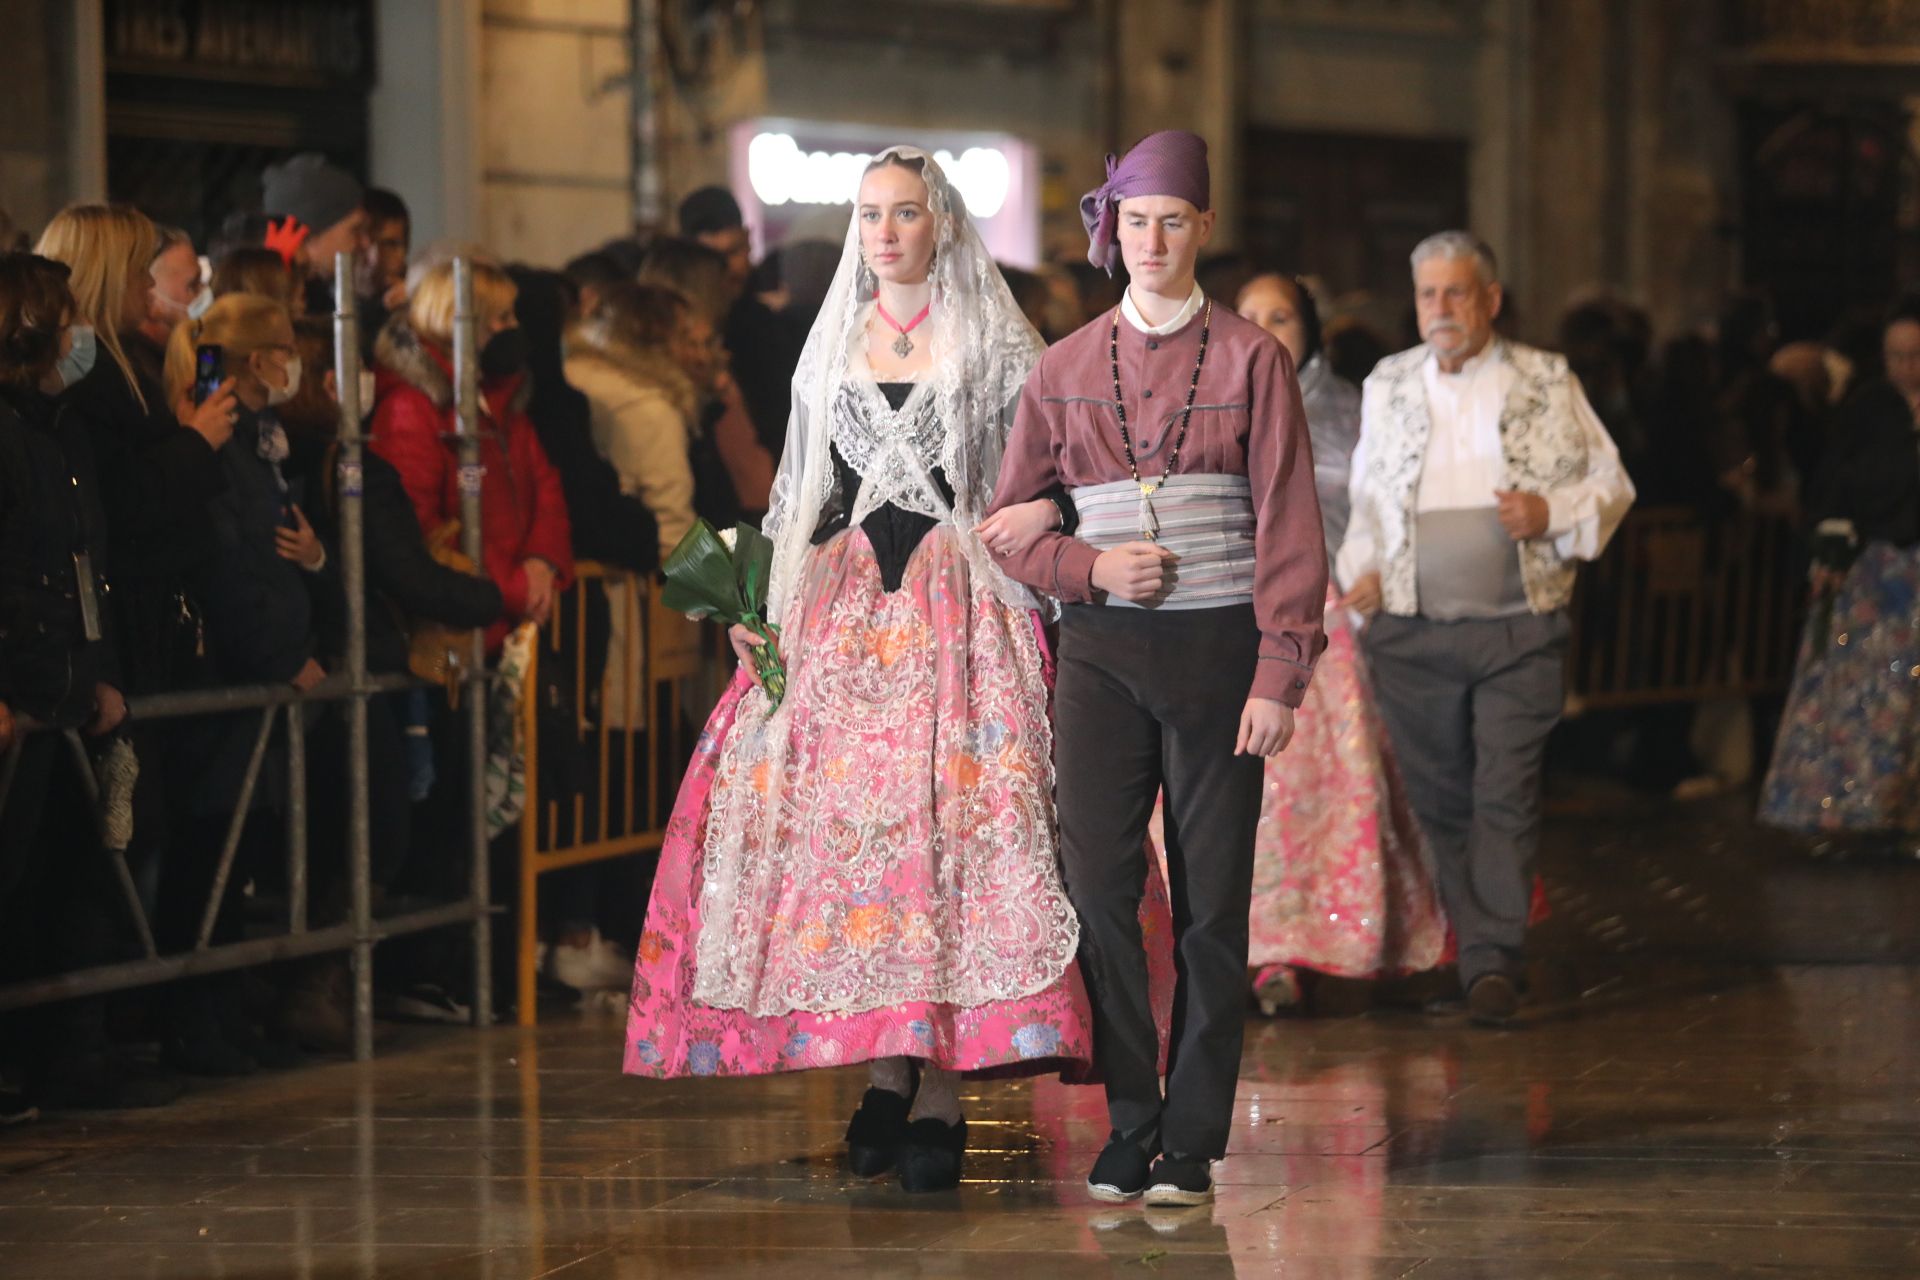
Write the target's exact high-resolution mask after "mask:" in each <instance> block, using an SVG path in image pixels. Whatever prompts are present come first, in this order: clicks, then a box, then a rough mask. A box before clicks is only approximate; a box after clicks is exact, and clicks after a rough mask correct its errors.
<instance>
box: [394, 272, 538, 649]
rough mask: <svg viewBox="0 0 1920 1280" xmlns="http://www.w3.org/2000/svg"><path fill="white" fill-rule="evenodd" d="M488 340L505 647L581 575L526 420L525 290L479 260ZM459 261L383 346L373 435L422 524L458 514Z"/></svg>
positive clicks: (488, 436)
mask: <svg viewBox="0 0 1920 1280" xmlns="http://www.w3.org/2000/svg"><path fill="white" fill-rule="evenodd" d="M472 269H473V292H474V308H475V311H476V313H477V321H478V330H479V332H478V338H479V341H480V369H479V373H480V378H479V382H480V418H479V430H480V461H481V465H482V468H483V471H482V474H481V482H480V504H481V533H482V537H483V548H482V551H483V556H482V558H483V561H484V568H485V570H486V573H487V576H488V577H490V578H492V579H493V582H494V584H495V585H496V586H498V587H499V588H500V593H501V595H502V597H503V598H504V600H505V604H506V616H505V617H504V618H502V619H501V620H499V621H497V622H495V623H494V625H493V626H492V627H491V628H489V629H488V631H487V648H488V651H489V652H496V651H498V649H499V647H500V644H501V642H502V641H504V640H505V639H506V635H507V632H508V630H509V629H510V628H511V626H512V623H513V622H514V621H517V620H520V619H528V620H531V621H533V622H537V623H545V622H546V621H547V619H548V617H549V616H550V615H551V614H552V611H553V606H554V602H555V600H557V599H558V597H559V593H560V592H561V591H563V590H565V589H566V587H567V586H568V585H569V584H570V582H571V581H572V577H573V551H572V542H571V536H572V535H571V527H570V524H569V521H568V517H567V503H566V497H565V493H564V490H563V489H562V487H561V481H560V475H559V472H558V471H556V470H555V469H554V467H553V466H552V464H551V463H549V461H548V460H547V454H546V451H545V450H544V449H542V448H541V446H540V438H539V436H538V435H537V434H536V432H535V431H534V427H533V423H532V422H531V421H530V420H529V419H528V417H527V412H526V409H527V403H528V401H529V400H530V398H531V396H532V392H533V388H532V386H531V384H530V380H529V379H528V377H527V344H526V335H525V334H524V333H522V332H521V331H520V328H519V322H518V320H517V319H516V317H515V315H514V300H515V297H516V293H517V290H516V289H515V286H514V283H513V280H512V278H511V277H510V276H508V275H507V273H506V272H505V271H504V270H502V269H501V268H500V267H498V266H496V265H494V264H492V263H489V262H484V261H475V262H474V263H473V268H472ZM453 309H454V297H453V264H452V263H451V262H440V263H436V264H435V265H433V266H431V267H429V268H427V270H426V271H424V272H423V273H422V275H421V277H420V280H419V282H418V283H417V285H416V286H415V288H414V290H413V293H412V296H411V297H410V298H409V299H408V302H407V306H406V309H405V310H403V311H401V312H399V313H397V314H395V315H394V317H393V318H392V319H391V320H389V321H388V322H387V325H386V327H385V328H384V329H382V330H381V332H380V336H379V339H378V340H377V341H376V342H375V344H374V351H375V356H376V359H377V362H378V363H377V367H376V370H375V382H376V386H377V388H378V399H377V402H376V405H375V408H374V413H373V424H372V429H371V433H370V436H369V442H370V444H371V445H372V448H373V450H374V452H376V453H378V454H379V455H380V456H381V457H383V458H385V459H386V460H387V461H388V462H390V463H392V464H393V466H394V467H395V469H396V470H398V471H399V472H400V479H401V482H402V483H403V484H404V485H405V486H406V490H407V496H408V497H409V498H410V499H412V501H413V510H414V514H415V515H416V516H417V517H418V518H419V521H420V527H421V528H422V529H423V530H425V531H427V532H428V533H431V532H432V531H434V530H435V529H438V528H439V527H440V526H442V525H443V524H445V523H447V522H448V521H451V520H458V519H459V518H460V486H459V479H460V476H459V465H460V459H459V449H458V443H457V441H456V438H455V431H456V423H455V420H454V403H453Z"/></svg>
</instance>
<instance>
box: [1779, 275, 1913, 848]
mask: <svg viewBox="0 0 1920 1280" xmlns="http://www.w3.org/2000/svg"><path fill="white" fill-rule="evenodd" d="M1881 341H1882V350H1883V352H1884V354H1885V356H1886V375H1885V376H1884V377H1881V378H1875V379H1873V380H1871V381H1869V382H1867V383H1865V384H1864V385H1862V386H1860V387H1859V388H1857V389H1855V390H1854V391H1852V392H1851V393H1849V394H1848V396H1847V399H1846V402H1845V404H1843V405H1842V407H1841V412H1840V419H1839V422H1838V424H1837V426H1836V428H1835V430H1834V431H1833V434H1832V437H1831V439H1830V442H1829V443H1828V444H1827V445H1826V452H1825V455H1824V457H1823V458H1822V459H1821V464H1820V469H1819V471H1818V472H1817V473H1816V475H1815V477H1814V483H1813V485H1812V488H1811V491H1810V493H1809V495H1808V503H1807V505H1808V507H1809V509H1810V510H1809V514H1810V515H1811V516H1812V517H1813V524H1814V541H1815V545H1816V551H1823V550H1826V549H1829V548H1830V549H1831V553H1829V554H1816V556H1815V563H1814V566H1813V569H1812V579H1813V581H1812V586H1813V590H1814V596H1815V604H1814V608H1813V609H1812V616H1811V617H1810V618H1809V619H1808V621H1807V628H1806V633H1805V635H1804V637H1803V638H1802V640H1801V645H1800V659H1799V664H1798V665H1797V666H1796V667H1795V668H1794V673H1793V687H1792V689H1791V691H1790V692H1789V694H1788V697H1787V706H1786V711H1785V712H1784V713H1783V714H1782V715H1781V717H1780V736H1779V739H1778V741H1777V742H1776V744H1775V746H1774V749H1773V762H1772V765H1771V766H1770V767H1769V768H1768V770H1767V778H1766V782H1765V784H1764V785H1763V786H1762V787H1761V789H1760V820H1761V821H1762V822H1765V823H1768V824H1769V825H1772V826H1776V827H1785V828H1786V829H1788V830H1790V831H1803V832H1807V833H1809V834H1819V835H1823V836H1828V837H1845V838H1846V840H1845V844H1844V846H1843V847H1847V848H1848V851H1850V852H1861V853H1868V852H1873V853H1880V854H1891V855H1893V856H1896V857H1907V858H1911V857H1915V856H1920V449H1916V440H1917V439H1920V437H1917V436H1916V433H1920V298H1915V297H1908V298H1904V299H1902V300H1901V301H1900V302H1899V303H1897V304H1896V305H1895V306H1894V308H1893V310H1892V311H1891V312H1890V313H1889V314H1888V316H1887V322H1886V325H1885V327H1884V328H1883V329H1882V330H1881Z"/></svg>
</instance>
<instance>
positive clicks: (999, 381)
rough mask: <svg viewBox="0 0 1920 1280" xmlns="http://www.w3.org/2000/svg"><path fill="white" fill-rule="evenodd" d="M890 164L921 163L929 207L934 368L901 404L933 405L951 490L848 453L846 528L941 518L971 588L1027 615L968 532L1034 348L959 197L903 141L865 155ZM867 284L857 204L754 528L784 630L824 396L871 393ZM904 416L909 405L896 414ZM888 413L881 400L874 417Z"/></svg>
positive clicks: (823, 461)
mask: <svg viewBox="0 0 1920 1280" xmlns="http://www.w3.org/2000/svg"><path fill="white" fill-rule="evenodd" d="M893 158H899V159H903V160H913V161H918V162H919V163H920V165H921V166H922V174H923V176H924V177H925V178H926V183H927V202H928V206H929V210H930V212H931V214H932V215H933V218H934V221H935V224H936V226H937V227H938V235H937V238H936V241H935V244H936V248H935V250H934V257H933V267H932V280H931V283H932V286H933V292H932V300H931V306H932V310H931V312H930V314H929V315H928V317H927V319H926V320H925V321H924V322H923V323H922V325H921V326H920V329H919V330H916V332H915V335H914V336H915V337H916V338H917V337H919V336H920V335H921V333H922V332H925V333H926V335H927V340H928V341H929V342H931V343H932V350H931V358H932V364H931V366H930V367H929V369H928V370H927V372H926V373H924V374H923V375H922V376H921V382H922V383H923V384H926V385H921V386H916V387H915V388H914V391H913V400H914V402H918V401H920V399H921V398H922V397H926V396H931V397H933V400H934V403H933V406H932V408H933V412H934V414H935V415H936V418H935V420H936V421H937V423H938V424H939V427H940V429H941V430H942V431H943V433H944V441H943V443H942V446H941V449H940V465H941V469H942V470H944V471H945V473H946V479H947V483H948V484H949V485H950V486H952V489H953V503H952V505H951V507H949V506H948V504H947V502H946V500H945V498H944V497H943V496H942V494H941V493H940V489H939V486H938V485H936V484H934V482H933V478H932V476H931V475H930V474H928V470H927V467H926V466H925V465H924V463H923V462H922V461H921V460H920V458H919V457H918V456H917V455H916V454H915V452H914V451H913V450H912V449H911V448H909V447H905V446H904V445H903V446H902V447H900V448H896V449H890V450H886V451H883V452H882V453H881V454H880V455H877V456H875V457H873V458H872V459H871V460H869V461H867V462H865V463H862V462H861V461H860V460H858V459H856V458H853V457H850V456H849V457H848V463H849V465H853V466H856V467H858V468H860V469H861V485H860V495H859V499H858V502H857V505H856V506H855V507H854V509H853V510H852V512H850V513H849V514H850V520H849V524H851V525H857V524H859V523H860V521H861V520H863V519H865V518H866V516H867V514H868V513H869V512H871V511H873V510H875V509H876V508H878V507H880V506H882V505H884V504H886V503H888V502H892V503H895V504H897V505H899V506H900V507H902V508H905V509H907V510H912V511H918V512H920V513H922V514H925V515H930V516H933V517H935V518H937V519H940V520H951V521H952V522H953V524H954V525H955V526H956V528H957V529H958V531H959V533H960V535H961V536H960V544H961V546H962V547H963V548H964V549H965V553H966V557H967V561H968V566H969V568H970V569H971V570H972V572H973V573H974V574H975V575H978V580H979V581H982V582H985V583H988V584H990V585H991V587H992V590H993V592H994V594H995V595H996V596H997V597H999V598H1000V599H1001V600H1003V601H1005V602H1006V603H1008V604H1010V605H1013V606H1016V607H1019V608H1027V609H1032V608H1037V607H1039V606H1038V602H1037V600H1036V599H1035V597H1034V595H1033V593H1032V592H1030V591H1028V590H1027V589H1026V588H1025V587H1023V586H1021V585H1020V584H1019V583H1016V582H1014V581H1013V580H1012V579H1011V578H1009V577H1007V576H1006V574H1005V573H1003V572H1001V570H1000V567H999V566H998V565H997V564H995V563H994V559H993V556H992V554H991V553H990V552H988V551H987V549H986V548H985V547H984V546H983V545H982V544H981V542H980V539H979V538H977V537H975V536H974V533H973V528H974V526H975V525H976V524H978V523H979V522H980V521H981V520H982V519H983V518H985V516H986V511H987V504H988V503H989V502H990V501H991V500H992V498H993V490H994V484H995V482H996V481H997V480H998V479H999V476H1000V456H1001V454H1002V453H1004V452H1005V450H1006V444H1007V433H1008V431H1009V430H1010V429H1011V427H1012V425H1013V412H1014V408H1015V406H1016V405H1017V404H1018V403H1019V398H1020V390H1021V388H1022V387H1023V386H1024V385H1025V384H1026V381H1027V375H1028V374H1029V373H1030V372H1032V370H1033V366H1034V364H1035V362H1037V361H1038V360H1039V359H1040V353H1041V352H1042V351H1043V350H1044V349H1045V345H1046V344H1045V343H1043V342H1042V341H1041V339H1040V335H1039V334H1037V333H1035V332H1034V329H1033V326H1032V325H1031V324H1029V323H1028V322H1027V318H1026V316H1025V315H1024V314H1022V312H1021V310H1020V307H1019V305H1018V304H1017V303H1015V302H1014V300H1013V294H1012V293H1011V292H1009V291H1008V289H1007V285H1006V281H1005V279H1004V278H1002V276H1001V274H1000V268H999V267H998V266H996V265H995V264H994V261H993V258H992V256H991V255H990V254H988V252H987V249H986V246H985V245H984V244H983V243H982V242H981V240H980V233H979V231H978V230H976V229H975V227H974V225H973V219H972V218H971V217H969V216H968V215H967V209H966V204H965V202H964V201H963V200H962V199H961V197H960V194H959V193H958V192H957V191H956V190H954V187H953V184H952V183H950V182H949V181H948V180H947V175H946V173H945V172H943V171H942V170H941V168H940V166H939V164H937V163H936V162H935V161H934V158H933V157H932V156H931V155H929V154H927V153H926V152H925V151H922V150H920V148H918V147H910V146H893V147H888V148H886V149H885V150H883V151H881V152H880V153H879V155H878V156H876V157H875V163H880V162H883V161H886V160H889V159H893ZM849 194H850V195H851V194H853V193H849ZM875 289H876V282H875V280H874V277H873V275H872V274H871V273H870V272H869V271H868V270H867V269H866V265H865V262H864V260H863V259H862V257H861V253H860V214H859V209H858V208H857V207H856V208H855V210H854V213H853V216H852V217H851V218H850V219H849V220H848V225H847V240H846V245H845V247H844V248H843V249H842V251H841V254H840V267H839V269H838V270H837V271H835V272H834V275H833V283H832V285H831V286H830V287H829V288H828V290H827V298H826V302H825V304H824V305H823V306H822V307H821V308H820V316H819V318H818V319H817V320H815V321H814V324H813V329H812V331H811V332H810V333H808V334H807V342H806V346H805V348H804V349H803V350H802V352H801V355H800V364H799V367H798V368H797V369H796V370H795V372H794V375H793V409H792V412H791V414H790V415H789V417H788V419H787V443H786V451H785V452H784V453H783V454H782V455H781V457H780V469H779V472H778V473H777V474H776V476H775V477H774V482H773V495H772V499H771V501H770V503H769V505H768V510H767V516H766V519H765V521H764V522H763V523H762V526H761V527H762V529H763V530H764V531H765V532H766V534H767V536H768V537H769V538H770V539H772V541H773V576H772V581H771V583H770V585H769V592H770V602H769V611H770V613H771V614H772V617H773V620H774V621H776V622H778V623H780V624H781V629H782V630H783V631H785V632H789V633H795V628H794V627H793V626H792V625H790V624H792V623H794V622H796V621H797V619H795V618H793V617H790V616H789V615H790V614H791V613H793V612H794V611H795V608H796V605H797V603H798V594H799V593H798V591H797V590H796V588H797V586H798V584H799V582H800V575H801V568H802V566H803V564H804V562H805V558H806V554H807V551H808V550H809V548H810V547H811V546H812V539H813V534H814V531H815V530H816V529H818V528H819V526H820V520H821V513H822V512H823V511H824V510H825V509H826V506H827V503H828V501H829V500H830V499H831V497H832V494H833V487H834V483H835V475H834V467H833V459H832V455H831V454H830V453H829V451H828V445H829V444H830V443H831V440H832V435H833V430H832V421H833V420H832V411H833V403H834V400H835V398H836V397H837V396H838V395H839V394H840V391H841V388H842V387H843V386H846V385H847V384H848V383H850V382H852V383H860V382H864V383H866V384H868V385H867V387H866V391H867V393H868V394H871V395H876V396H877V395H878V392H877V391H874V390H873V388H872V385H871V384H872V378H873V374H872V371H871V370H870V369H869V367H868V365H867V357H866V341H865V333H866V325H867V317H868V314H869V313H870V311H871V310H872V308H873V302H874V292H875ZM915 407H916V404H915V403H912V402H910V403H909V404H908V405H907V406H906V408H907V409H909V410H911V409H914V408H915ZM887 408H888V406H887V405H886V404H885V403H884V401H882V402H881V404H880V409H881V410H886V409H887ZM843 453H845V451H843Z"/></svg>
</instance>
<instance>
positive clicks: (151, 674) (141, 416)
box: [60, 349, 227, 694]
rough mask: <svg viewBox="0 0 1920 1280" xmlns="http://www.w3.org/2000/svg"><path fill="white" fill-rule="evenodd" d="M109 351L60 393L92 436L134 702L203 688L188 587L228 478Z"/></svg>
mask: <svg viewBox="0 0 1920 1280" xmlns="http://www.w3.org/2000/svg"><path fill="white" fill-rule="evenodd" d="M141 390H142V394H143V395H144V396H145V398H146V405H145V406H144V407H142V405H141V404H140V402H139V401H138V400H136V399H135V398H134V395H133V391H132V389H131V388H130V387H129V386H128V385H127V380H126V375H125V374H123V373H122V372H121V371H120V367H119V365H117V364H115V363H114V361H113V360H112V359H111V358H110V357H109V356H108V355H107V353H106V351H105V350H104V349H103V350H102V351H101V352H100V356H99V358H98V359H97V360H96V361H95V362H94V366H93V368H92V370H90V371H89V372H88V374H87V376H86V377H84V378H82V379H81V380H80V381H79V382H77V383H75V384H74V385H73V386H72V387H69V388H68V389H67V390H66V391H65V392H63V393H62V394H61V397H60V399H61V401H62V402H63V403H64V404H66V405H69V406H71V407H72V409H73V410H74V411H76V412H77V413H78V414H79V415H80V416H81V419H82V420H83V421H84V422H85V424H86V428H87V435H88V440H89V442H90V443H91V444H92V447H93V458H94V466H95V469H96V472H97V474H98V476H99V479H100V498H101V502H102V504H103V506H104V507H105V509H106V516H107V537H108V540H109V541H110V542H111V544H112V546H113V548H114V568H113V577H112V579H111V590H110V592H109V593H108V601H109V607H110V609H111V611H112V613H113V617H114V622H115V625H116V627H117V630H118V634H119V635H120V636H121V637H123V641H122V645H121V655H120V656H121V668H122V671H123V673H124V675H125V678H126V686H125V687H126V692H128V693H129V694H138V693H155V692H161V691H164V690H168V689H178V688H182V687H186V686H190V685H193V684H197V683H200V682H201V681H202V680H203V678H204V676H205V653H204V647H205V646H204V641H205V636H204V626H203V622H202V619H201V617H200V610H199V605H198V603H197V602H196V601H195V600H194V598H193V594H192V591H191V589H190V588H189V586H188V578H189V576H190V575H191V574H193V573H194V572H196V571H197V570H198V569H199V568H200V566H202V565H204V564H205V563H206V561H207V559H208V558H209V557H210V556H211V555H212V554H213V522H212V519H211V516H210V515H209V512H208V509H207V508H208V503H209V502H211V501H212V499H213V498H214V497H215V496H216V495H217V494H220V493H222V492H224V491H225V489H226V485H227V478H226V473H225V472H224V471H223V469H222V468H221V465H220V461H219V459H218V458H217V457H216V456H215V454H214V451H213V448H212V447H211V446H210V445H208V444H207V442H206V440H205V439H203V438H202V437H201V435H200V433H199V432H197V431H194V430H192V429H191V428H188V427H183V426H181V425H180V422H179V420H178V419H176V418H175V417H174V416H173V412H172V410H170V409H169V408H168V407H167V404H166V396H165V394H164V393H163V392H162V391H161V389H160V388H159V387H158V386H154V385H152V384H145V385H143V386H142V388H141Z"/></svg>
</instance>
